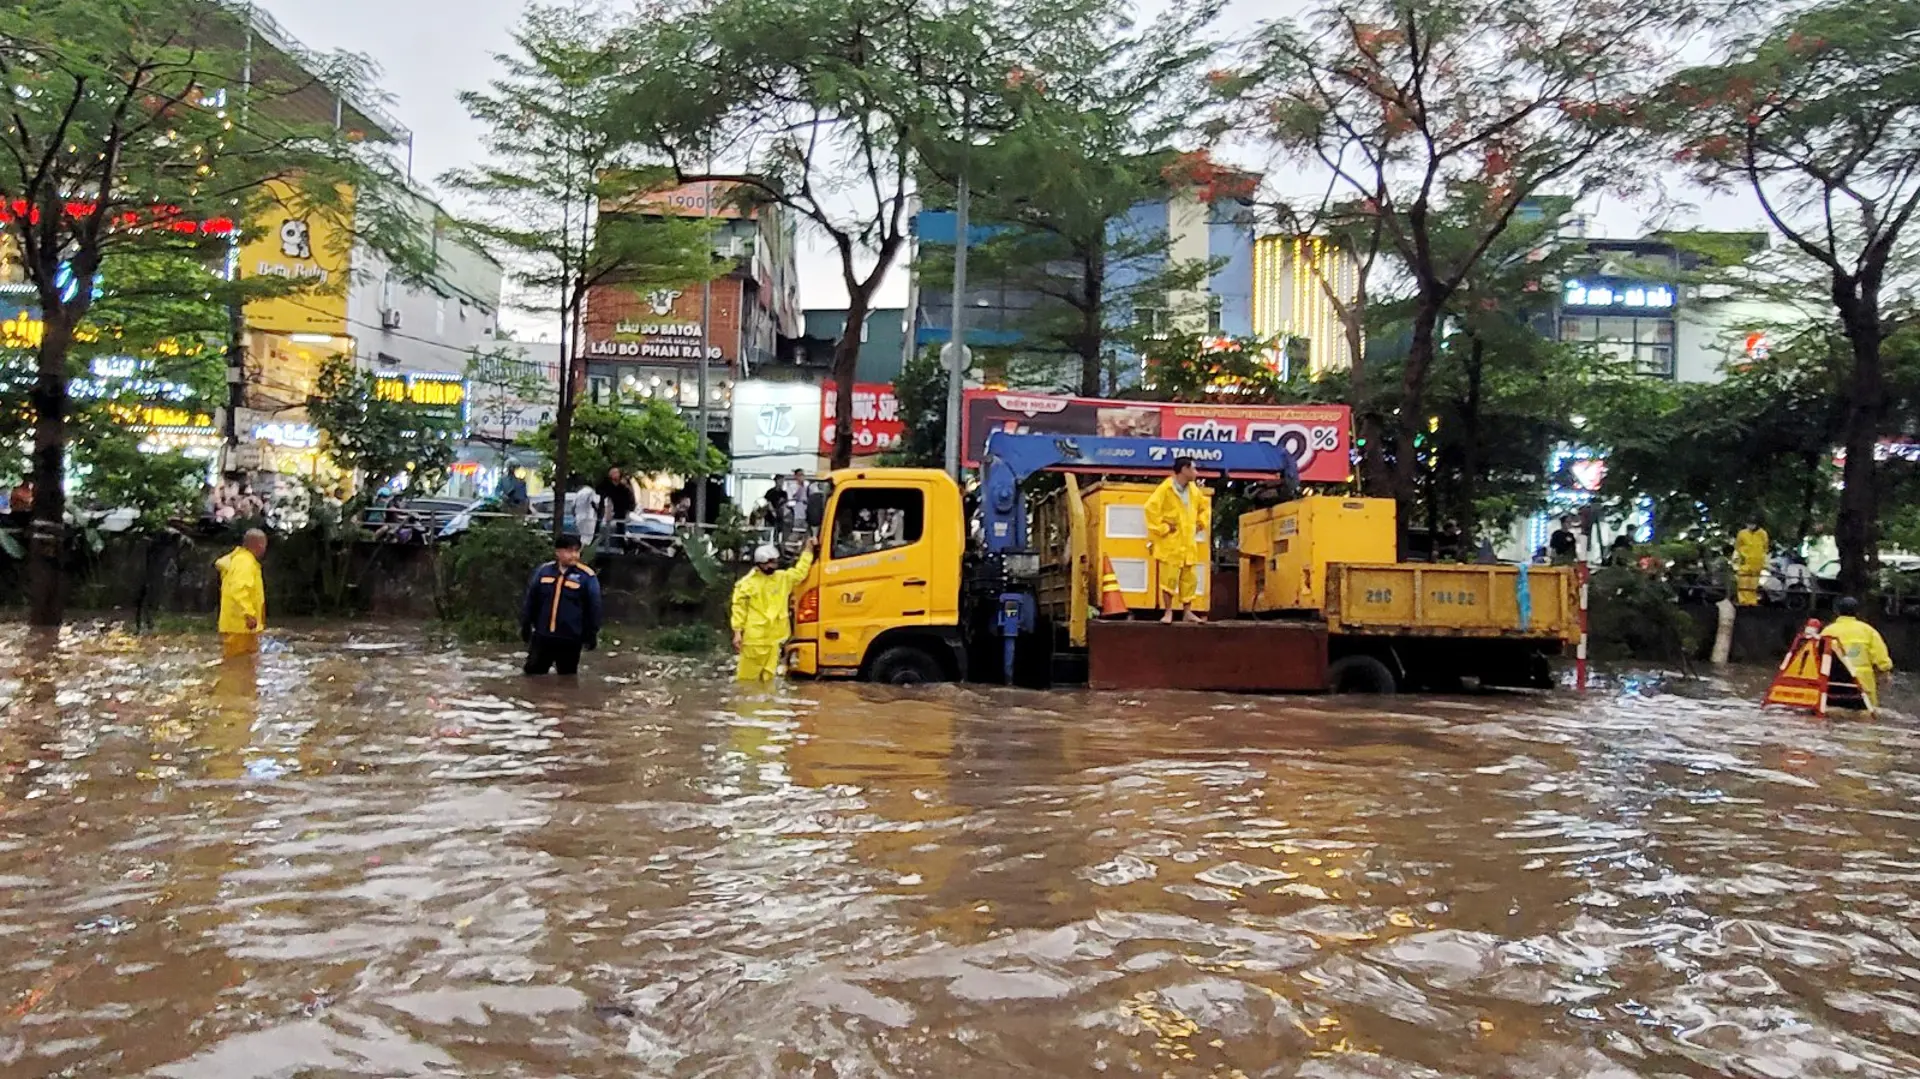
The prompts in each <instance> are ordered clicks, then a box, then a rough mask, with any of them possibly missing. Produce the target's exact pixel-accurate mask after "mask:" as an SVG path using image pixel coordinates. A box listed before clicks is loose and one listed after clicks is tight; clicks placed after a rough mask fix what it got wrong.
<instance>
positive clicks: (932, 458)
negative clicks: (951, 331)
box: [880, 348, 947, 468]
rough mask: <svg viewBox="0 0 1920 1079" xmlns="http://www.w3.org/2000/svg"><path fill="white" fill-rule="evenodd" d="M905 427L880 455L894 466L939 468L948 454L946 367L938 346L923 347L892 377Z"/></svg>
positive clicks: (888, 464) (895, 397)
mask: <svg viewBox="0 0 1920 1079" xmlns="http://www.w3.org/2000/svg"><path fill="white" fill-rule="evenodd" d="M893 396H894V399H895V400H896V401H898V402H899V403H900V420H901V423H902V425H903V427H904V429H905V434H904V437H902V438H901V440H900V444H899V445H898V446H896V447H894V448H893V449H892V450H890V451H888V452H887V453H885V454H882V455H881V457H880V463H881V464H883V465H886V466H889V467H893V468H939V467H940V466H941V464H942V463H943V462H944V461H945V460H946V454H947V369H946V368H945V367H943V366H941V364H940V355H939V350H938V349H936V348H925V349H921V350H920V351H918V352H916V353H914V354H913V356H912V357H911V358H909V359H908V360H907V362H906V363H904V364H902V365H901V367H900V374H899V376H898V377H896V378H895V379H894V380H893Z"/></svg>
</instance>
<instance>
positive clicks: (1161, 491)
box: [1144, 457, 1207, 622]
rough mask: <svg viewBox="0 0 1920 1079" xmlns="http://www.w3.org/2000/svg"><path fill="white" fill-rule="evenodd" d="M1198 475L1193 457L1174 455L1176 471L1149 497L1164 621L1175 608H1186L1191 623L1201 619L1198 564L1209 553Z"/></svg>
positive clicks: (1150, 534) (1150, 531)
mask: <svg viewBox="0 0 1920 1079" xmlns="http://www.w3.org/2000/svg"><path fill="white" fill-rule="evenodd" d="M1197 475H1198V474H1197V473H1196V472H1195V471H1194V468H1193V458H1191V457H1176V458H1174V459H1173V475H1171V476H1168V477H1167V478H1166V479H1165V480H1162V481H1161V483H1160V486H1159V488H1158V489H1156V490H1155V491H1154V492H1153V494H1152V495H1151V496H1150V497H1148V499H1147V504H1146V506H1145V507H1144V509H1145V512H1146V517H1147V544H1148V547H1149V549H1150V550H1151V552H1152V554H1153V568H1154V573H1155V575H1156V579H1157V580H1158V581H1159V582H1160V583H1159V584H1158V585H1157V586H1156V587H1157V589H1158V593H1159V595H1158V599H1159V602H1160V606H1161V607H1162V608H1163V609H1165V611H1166V614H1165V615H1163V616H1162V617H1161V619H1160V621H1162V622H1172V621H1173V612H1174V608H1176V607H1177V608H1179V609H1180V610H1181V611H1183V612H1185V615H1186V619H1187V621H1189V622H1203V621H1205V619H1203V618H1202V617H1200V615H1198V614H1196V613H1195V612H1194V609H1193V601H1194V600H1195V599H1196V598H1197V597H1198V595H1199V592H1200V565H1201V561H1202V560H1203V559H1204V558H1206V557H1207V550H1206V542H1205V539H1204V537H1203V536H1202V534H1201V532H1200V501H1199V500H1200V492H1198V491H1196V490H1194V480H1195V479H1196V477H1197Z"/></svg>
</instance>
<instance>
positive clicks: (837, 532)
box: [830, 487, 927, 558]
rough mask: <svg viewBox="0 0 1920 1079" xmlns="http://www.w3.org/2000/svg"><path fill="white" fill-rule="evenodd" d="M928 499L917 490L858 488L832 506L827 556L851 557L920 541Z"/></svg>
mask: <svg viewBox="0 0 1920 1079" xmlns="http://www.w3.org/2000/svg"><path fill="white" fill-rule="evenodd" d="M926 518H927V499H926V494H925V492H922V491H920V490H919V489H917V488H905V487H870V488H857V489H855V490H851V491H847V492H845V493H844V494H842V495H841V496H840V498H839V500H838V501H837V502H836V503H835V504H834V510H833V545H832V548H831V554H830V557H833V558H854V557H856V556H859V555H863V554H872V553H874V552H875V551H888V550H892V549H894V548H896V547H907V546H911V545H913V544H915V543H918V542H920V535H921V533H922V532H923V531H925V529H926Z"/></svg>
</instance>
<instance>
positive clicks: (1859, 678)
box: [1820, 596, 1893, 712]
mask: <svg viewBox="0 0 1920 1079" xmlns="http://www.w3.org/2000/svg"><path fill="white" fill-rule="evenodd" d="M1833 613H1834V614H1837V615H1839V617H1838V618H1835V619H1834V620H1833V621H1832V622H1831V623H1830V624H1829V625H1828V626H1827V628H1826V629H1823V630H1821V631H1820V635H1821V636H1822V637H1826V638H1828V639H1830V640H1832V641H1833V643H1834V644H1835V645H1837V646H1838V650H1839V653H1840V658H1841V659H1843V660H1845V661H1846V664H1847V670H1849V671H1851V672H1852V673H1853V680H1854V682H1855V684H1857V685H1858V686H1859V687H1860V696H1861V697H1863V698H1865V699H1866V702H1867V711H1869V712H1872V711H1875V710H1876V709H1878V708H1879V707H1880V681H1879V676H1880V675H1883V674H1887V673H1890V672H1891V671H1892V670H1893V657H1892V656H1890V655H1888V654H1887V642H1886V639H1885V638H1884V637H1882V636H1880V631H1879V630H1877V629H1874V628H1873V627H1872V626H1869V625H1867V624H1866V623H1865V622H1862V621H1860V619H1859V618H1858V617H1856V616H1857V615H1858V614H1859V613H1860V601H1859V600H1857V599H1854V598H1853V597H1852V596H1841V597H1840V598H1839V599H1838V600H1836V601H1834V604H1833Z"/></svg>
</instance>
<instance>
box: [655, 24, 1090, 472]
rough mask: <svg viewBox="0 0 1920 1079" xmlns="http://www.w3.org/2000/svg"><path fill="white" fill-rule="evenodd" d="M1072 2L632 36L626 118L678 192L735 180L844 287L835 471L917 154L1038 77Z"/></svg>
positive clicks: (900, 237) (903, 229) (899, 238)
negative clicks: (1013, 76)
mask: <svg viewBox="0 0 1920 1079" xmlns="http://www.w3.org/2000/svg"><path fill="white" fill-rule="evenodd" d="M1079 10H1080V8H1078V7H1076V6H1075V5H1073V4H1053V5H1047V4H1042V3H1039V2H1038V0H1032V2H1028V3H1020V4H997V3H990V2H987V0H960V2H956V3H954V4H952V5H947V6H935V5H931V4H921V3H903V2H900V0H715V2H711V3H704V2H699V3H696V2H692V0H687V2H683V3H669V4H666V5H661V6H658V7H649V8H647V9H646V11H645V12H644V14H643V15H642V16H641V17H640V18H638V19H636V20H635V21H634V23H633V25H632V26H631V27H630V28H629V33H628V40H629V43H630V48H629V53H628V65H629V70H628V72H627V74H626V76H625V79H624V81H625V83H626V99H625V100H626V106H625V108H626V115H627V120H628V122H629V124H630V125H631V129H632V131H633V132H634V133H635V138H636V139H637V140H638V141H639V142H640V143H641V144H642V145H644V146H646V147H647V148H649V149H650V150H652V151H653V152H654V153H656V154H658V155H659V156H660V157H661V158H662V159H664V160H665V161H667V162H668V163H669V164H670V165H671V166H672V167H673V169H674V171H675V173H676V174H677V175H678V177H679V178H680V180H681V181H682V182H715V181H717V182H724V183H732V184H736V185H738V186H739V187H740V188H741V189H742V190H743V192H744V193H745V194H746V195H747V197H748V198H750V199H757V200H760V201H763V202H765V203H770V204H773V205H777V206H780V207H783V208H785V209H786V210H788V211H790V212H792V213H794V214H796V215H797V216H798V217H799V218H801V219H802V220H804V221H806V222H809V223H810V224H811V225H812V226H813V227H814V228H815V229H817V230H819V231H820V232H821V233H822V234H824V235H825V236H826V237H827V239H828V241H829V242H830V243H831V244H832V245H833V249H834V252H835V254H836V255H837V256H838V259H839V263H840V278H841V284H842V285H843V286H844V287H845V289H846V292H847V315H846V322H845V324H844V326H843V328H842V331H841V334H840V339H839V341H838V342H837V343H836V345H835V347H834V356H833V380H834V383H835V384H836V385H837V386H838V387H839V394H840V399H839V406H838V410H837V411H836V413H835V415H836V416H838V417H839V419H838V421H837V424H836V429H835V433H834V448H833V455H832V460H833V464H834V467H836V468H844V467H846V466H847V465H848V464H849V463H850V462H851V461H852V459H853V385H854V375H855V368H856V366H857V363H858V360H859V354H860V327H861V325H862V324H863V323H864V322H865V321H866V317H867V314H868V312H869V311H870V310H871V309H872V307H873V298H874V295H875V293H876V292H877V291H878V290H879V288H880V286H881V284H882V283H883V282H884V281H885V279H886V275H887V273H888V271H889V270H890V269H891V268H892V265H893V263H894V261H895V260H896V259H897V258H898V257H899V255H900V253H901V251H902V250H903V249H904V248H905V246H906V243H907V239H908V235H909V230H910V227H911V222H910V220H909V214H910V212H911V206H910V204H911V203H912V201H913V196H914V175H913V173H914V163H915V160H916V156H917V155H918V154H920V153H921V152H923V151H924V150H925V149H926V148H927V147H929V146H932V145H935V144H937V143H939V142H941V141H942V140H947V141H948V142H949V143H950V142H951V141H952V140H957V139H960V138H962V137H963V136H962V134H961V133H962V132H963V131H965V130H977V129H978V128H976V127H975V126H974V119H975V118H976V117H978V118H979V123H980V124H982V125H984V124H986V123H988V122H989V121H990V120H991V118H992V117H993V116H995V115H998V114H1000V111H1001V109H1002V106H1001V101H1002V99H1003V98H1004V95H1005V94H1006V93H1007V91H1008V86H1007V83H1008V79H1007V73H1008V72H1009V71H1013V70H1015V69H1020V70H1024V71H1028V72H1031V73H1033V74H1034V75H1035V76H1036V77H1046V76H1048V75H1050V74H1051V71H1052V67H1051V65H1050V64H1048V63H1046V62H1044V57H1043V55H1042V54H1043V53H1044V52H1045V46H1046V44H1047V43H1048V42H1049V41H1058V40H1081V39H1080V38H1077V37H1075V38H1069V37H1068V36H1067V35H1064V34H1060V33H1047V32H1043V31H1045V30H1052V31H1058V30H1059V28H1060V27H1061V26H1063V25H1065V24H1066V23H1067V22H1069V21H1071V19H1073V18H1075V17H1077V13H1078V12H1079Z"/></svg>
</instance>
